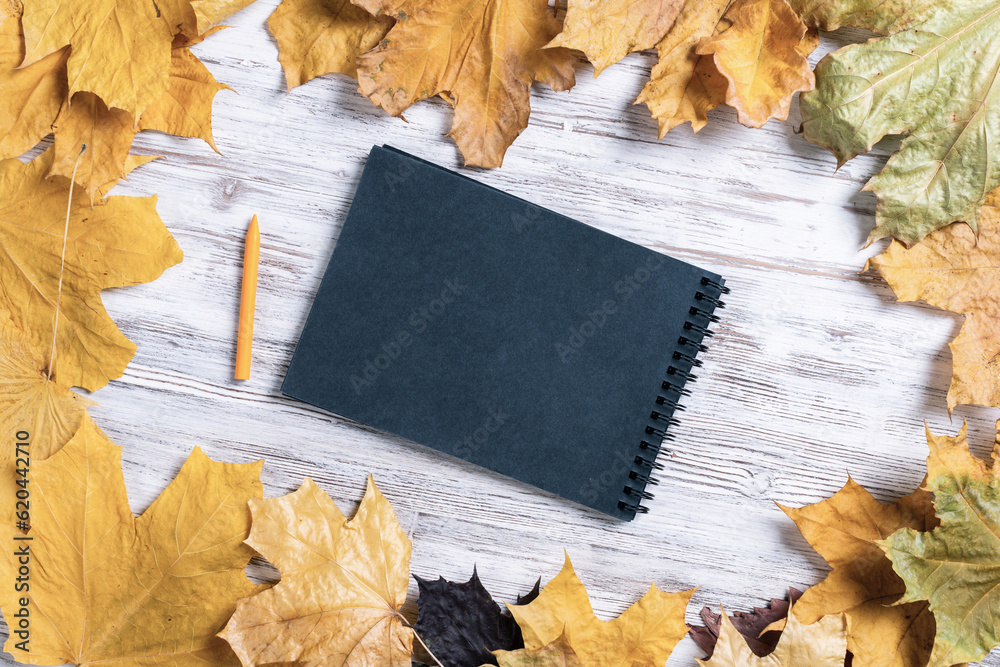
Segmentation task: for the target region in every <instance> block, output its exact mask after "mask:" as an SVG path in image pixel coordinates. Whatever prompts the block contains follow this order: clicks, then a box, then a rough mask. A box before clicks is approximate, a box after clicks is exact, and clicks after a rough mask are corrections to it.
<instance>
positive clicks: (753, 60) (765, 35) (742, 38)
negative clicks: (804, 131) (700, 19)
mask: <svg viewBox="0 0 1000 667" xmlns="http://www.w3.org/2000/svg"><path fill="white" fill-rule="evenodd" d="M726 19H728V20H729V21H730V22H731V24H732V25H730V27H729V28H728V29H727V30H725V31H724V32H722V33H720V34H716V35H714V36H712V37H709V38H707V39H704V40H702V41H701V43H700V44H699V45H698V47H697V49H696V50H695V52H696V53H697V54H698V55H702V56H706V55H711V54H714V57H715V66H716V68H717V69H718V70H719V73H721V74H722V75H723V76H724V77H726V79H727V80H728V81H729V86H728V88H727V90H726V104H728V105H729V106H731V107H733V108H735V109H736V113H737V117H738V119H739V121H740V123H742V124H743V125H746V126H748V127H763V125H764V123H766V122H767V121H768V120H769V119H771V118H778V119H780V120H785V119H787V118H788V109H789V107H790V106H791V103H792V96H793V95H795V93H797V92H802V91H807V90H812V89H813V87H814V86H815V83H816V80H815V78H814V77H813V73H812V69H811V68H810V67H809V61H808V60H806V58H805V56H806V55H808V54H809V53H810V52H811V51H812V49H813V48H815V46H816V44H817V43H818V42H816V41H815V40H811V39H810V40H807V39H806V33H807V32H808V28H806V24H805V23H803V22H802V20H801V19H799V17H798V14H796V13H795V11H794V10H793V9H792V8H791V7H790V6H789V5H788V3H787V2H786V1H785V0H737V1H736V2H735V3H733V5H732V6H731V7H730V8H729V11H727V12H726ZM804 44H805V46H803V45H804ZM806 49H808V50H806ZM803 50H806V52H805V53H803V52H802V51H803Z"/></svg>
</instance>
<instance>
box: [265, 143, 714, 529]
mask: <svg viewBox="0 0 1000 667" xmlns="http://www.w3.org/2000/svg"><path fill="white" fill-rule="evenodd" d="M705 280H707V281H711V282H710V283H708V284H705ZM722 284H723V281H722V279H721V277H720V276H718V275H716V274H714V273H710V272H708V271H705V270H703V269H700V268H698V267H695V266H692V265H691V264H688V263H686V262H682V261H679V260H676V259H673V258H670V257H667V256H665V255H662V254H660V253H657V252H654V251H652V250H649V249H647V248H644V247H642V246H639V245H636V244H634V243H630V242H628V241H625V240H623V239H620V238H618V237H615V236H613V235H611V234H608V233H605V232H603V231H600V230H598V229H595V228H593V227H590V226H588V225H585V224H582V223H580V222H577V221H575V220H572V219H570V218H567V217H565V216H562V215H559V214H558V213H554V212H552V211H549V210H547V209H544V208H541V207H539V206H537V205H535V204H532V203H530V202H526V201H524V200H522V199H519V198H517V197H513V196H511V195H508V194H506V193H503V192H501V191H499V190H496V189H494V188H491V187H489V186H486V185H483V184H481V183H478V182H477V181H474V180H472V179H469V178H467V177H464V176H461V175H459V174H455V173H453V172H451V171H448V170H446V169H444V168H442V167H438V166H435V165H433V164H430V163H428V162H425V161H423V160H420V159H417V158H414V157H412V156H409V155H407V154H405V153H402V152H401V151H397V150H395V149H391V148H387V147H378V146H376V147H374V148H372V151H371V153H370V155H369V157H368V162H367V164H366V166H365V168H364V173H363V174H362V177H361V181H360V183H359V185H358V189H357V193H356V194H355V197H354V201H353V203H352V205H351V209H350V212H349V213H348V215H347V219H346V221H345V222H344V226H343V229H342V231H341V234H340V238H339V239H338V241H337V244H336V247H335V248H334V251H333V256H332V258H331V260H330V264H329V267H328V268H327V272H326V275H325V276H324V278H323V281H322V283H321V285H320V288H319V291H318V293H317V295H316V300H315V302H314V304H313V306H312V310H311V311H310V313H309V317H308V319H307V321H306V324H305V327H304V329H303V332H302V336H301V338H300V340H299V343H298V346H297V348H296V350H295V353H294V355H293V357H292V361H291V364H290V366H289V368H288V372H287V375H286V377H285V381H284V384H283V385H282V393H284V394H286V395H287V396H290V397H293V398H296V399H300V400H302V401H305V402H307V403H311V404H313V405H316V406H318V407H321V408H324V409H326V410H329V411H330V412H333V413H335V414H337V415H340V416H342V417H345V418H347V419H350V420H353V421H357V422H361V423H363V424H367V425H369V426H372V427H374V428H376V429H379V430H382V431H385V432H387V433H392V434H395V435H398V436H402V437H404V438H407V439H409V440H412V441H414V442H416V443H419V444H421V445H425V446H427V447H432V448H434V449H437V450H439V451H441V452H444V453H446V454H450V455H453V456H458V457H460V458H462V459H465V460H467V461H470V462H472V463H475V464H478V465H480V466H484V467H486V468H490V469H492V470H495V471H497V472H500V473H502V474H505V475H508V476H510V477H513V478H516V479H518V480H521V481H524V482H527V483H529V484H533V485H535V486H537V487H540V488H542V489H545V490H546V491H550V492H552V493H555V494H558V495H560V496H563V497H565V498H568V499H570V500H573V501H576V502H579V503H582V504H584V505H588V506H590V507H592V508H594V509H597V510H600V511H602V512H605V513H607V514H610V515H613V516H616V517H619V518H622V519H631V518H633V517H634V515H635V512H636V511H637V510H642V509H643V507H641V503H642V502H643V501H645V500H647V499H648V496H649V495H650V494H649V491H648V490H646V489H645V488H644V487H645V486H646V483H645V482H646V478H647V477H648V476H649V473H650V468H649V466H648V464H649V462H651V461H652V460H653V459H654V458H655V447H656V445H658V444H659V439H658V433H659V432H660V431H662V430H663V429H664V426H665V425H666V423H667V420H668V419H669V417H670V414H669V413H670V412H671V405H672V402H673V401H675V400H676V399H677V391H676V390H680V389H682V385H683V382H682V379H683V378H684V376H685V374H686V373H687V372H689V371H690V370H691V364H690V363H689V362H690V359H689V357H694V356H695V354H696V348H697V346H698V344H700V343H701V340H702V331H701V328H702V327H704V326H706V325H707V324H708V323H709V317H710V316H711V311H712V308H711V305H712V304H714V301H715V299H717V298H718V296H719V294H720V287H721V285H722ZM696 293H701V294H703V295H705V299H704V300H696V299H695V295H696ZM692 308H694V309H696V310H694V311H692ZM686 323H688V324H687V327H688V328H687V329H686V328H685V325H686ZM692 324H693V325H695V326H694V328H691V325H692ZM681 337H684V338H686V339H687V342H686V344H687V347H683V346H682V347H678V339H679V338H681ZM678 350H680V354H681V355H682V356H680V357H678V356H677V353H678ZM668 370H669V371H670V374H669V375H668V374H667V373H668ZM665 380H669V381H672V384H673V386H671V385H664V381H665ZM671 389H673V390H675V391H674V393H673V394H671V393H670V391H669V390H671ZM664 396H665V398H660V403H661V404H657V399H658V397H664ZM657 411H658V414H659V415H661V416H660V417H659V418H658V419H654V418H653V416H652V415H653V414H654V413H656V412H657ZM647 427H649V429H653V430H652V431H651V432H647V430H648V429H647ZM642 443H645V444H642ZM637 457H639V459H637ZM637 460H642V461H643V463H641V464H640V463H637ZM643 466H645V467H643ZM470 474H471V473H470Z"/></svg>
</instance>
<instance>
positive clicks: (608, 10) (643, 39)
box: [548, 0, 684, 77]
mask: <svg viewBox="0 0 1000 667" xmlns="http://www.w3.org/2000/svg"><path fill="white" fill-rule="evenodd" d="M683 6H684V2H683V0H574V1H573V2H570V3H569V7H568V9H567V10H566V18H565V20H564V24H563V29H562V32H560V33H559V34H558V35H556V38H555V39H553V40H552V41H551V42H549V44H548V46H549V47H557V46H564V47H566V48H568V49H576V50H578V51H583V53H584V54H586V56H587V60H589V61H590V62H591V63H593V64H594V76H595V77H596V76H598V75H599V74H600V73H601V72H602V71H604V69H605V68H606V67H608V66H610V65H613V64H615V63H616V62H618V61H619V60H621V59H622V58H624V57H625V56H626V55H627V54H629V53H632V52H633V51H643V50H645V49H650V48H652V47H653V46H655V45H656V44H657V42H659V41H660V40H661V39H663V36H664V35H666V34H667V31H668V30H670V26H672V25H673V24H674V20H675V19H676V18H677V14H678V13H679V12H680V11H681V8H682V7H683Z"/></svg>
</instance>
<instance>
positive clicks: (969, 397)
mask: <svg viewBox="0 0 1000 667" xmlns="http://www.w3.org/2000/svg"><path fill="white" fill-rule="evenodd" d="M870 265H871V266H872V267H874V268H875V270H877V271H878V272H879V274H880V275H881V276H882V277H883V278H885V279H886V281H888V283H889V286H890V287H892V290H893V291H894V292H895V293H896V297H897V298H898V299H899V300H900V301H918V300H920V301H925V302H927V303H929V304H930V305H932V306H936V307H938V308H944V309H945V310H950V311H952V312H954V313H959V314H962V315H965V322H964V323H963V324H962V329H961V331H959V333H958V337H957V338H955V340H953V341H952V342H951V344H950V347H951V354H952V376H951V386H950V387H949V388H948V410H949V412H950V411H951V410H953V409H954V408H955V406H956V405H964V404H972V405H989V406H1000V189H997V190H994V191H993V192H991V193H990V194H989V195H988V196H987V198H986V202H985V204H984V205H983V208H982V212H981V217H980V223H979V237H978V239H977V237H976V234H975V232H973V231H972V229H971V228H970V227H969V226H968V225H967V224H965V223H962V222H956V223H953V224H951V225H949V226H947V227H944V228H943V229H939V230H937V231H934V232H932V233H930V234H928V235H927V236H926V237H924V239H923V240H922V241H921V242H920V243H917V244H916V245H914V246H913V247H912V248H907V247H906V246H905V245H903V244H902V243H900V242H899V241H893V242H892V244H891V245H890V246H889V248H888V249H887V250H886V251H885V252H884V253H882V254H881V255H878V256H876V257H873V258H872V259H871V260H870Z"/></svg>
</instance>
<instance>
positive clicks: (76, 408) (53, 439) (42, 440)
mask: <svg viewBox="0 0 1000 667" xmlns="http://www.w3.org/2000/svg"><path fill="white" fill-rule="evenodd" d="M48 363H49V360H48V358H47V357H43V356H42V355H41V354H39V352H38V351H37V350H36V349H35V348H34V347H32V345H31V343H30V342H29V340H28V336H27V334H25V333H24V331H22V330H21V329H20V328H19V327H17V326H15V325H14V323H13V322H11V321H10V313H8V312H7V311H4V310H0V437H2V438H3V439H4V441H6V442H16V441H17V438H16V437H15V436H16V434H17V432H18V431H26V432H27V433H29V434H30V435H31V458H32V459H33V460H35V461H42V460H45V459H47V458H48V457H49V456H51V455H52V454H54V453H55V452H57V451H58V450H59V449H61V448H62V446H63V445H65V444H66V443H67V442H69V439H70V438H71V437H73V435H74V434H75V433H76V432H77V431H78V430H79V428H80V424H81V420H82V419H83V413H84V411H85V410H86V409H87V406H88V405H91V402H90V401H89V400H87V399H86V398H84V397H83V396H80V395H79V394H77V393H75V392H72V391H70V390H69V388H68V387H64V386H62V385H60V384H59V383H57V382H54V381H52V380H51V379H49V377H48V373H47V371H46V368H47V367H48ZM14 456H15V453H14V451H13V450H12V449H11V448H7V460H8V461H9V462H10V463H13V461H14V459H13V457H14ZM11 486H12V485H10V484H4V485H0V492H5V491H8V490H9V491H10V493H9V495H12V494H13V490H10V487H11ZM10 505H13V502H11V503H6V504H4V507H9V506H10Z"/></svg>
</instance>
